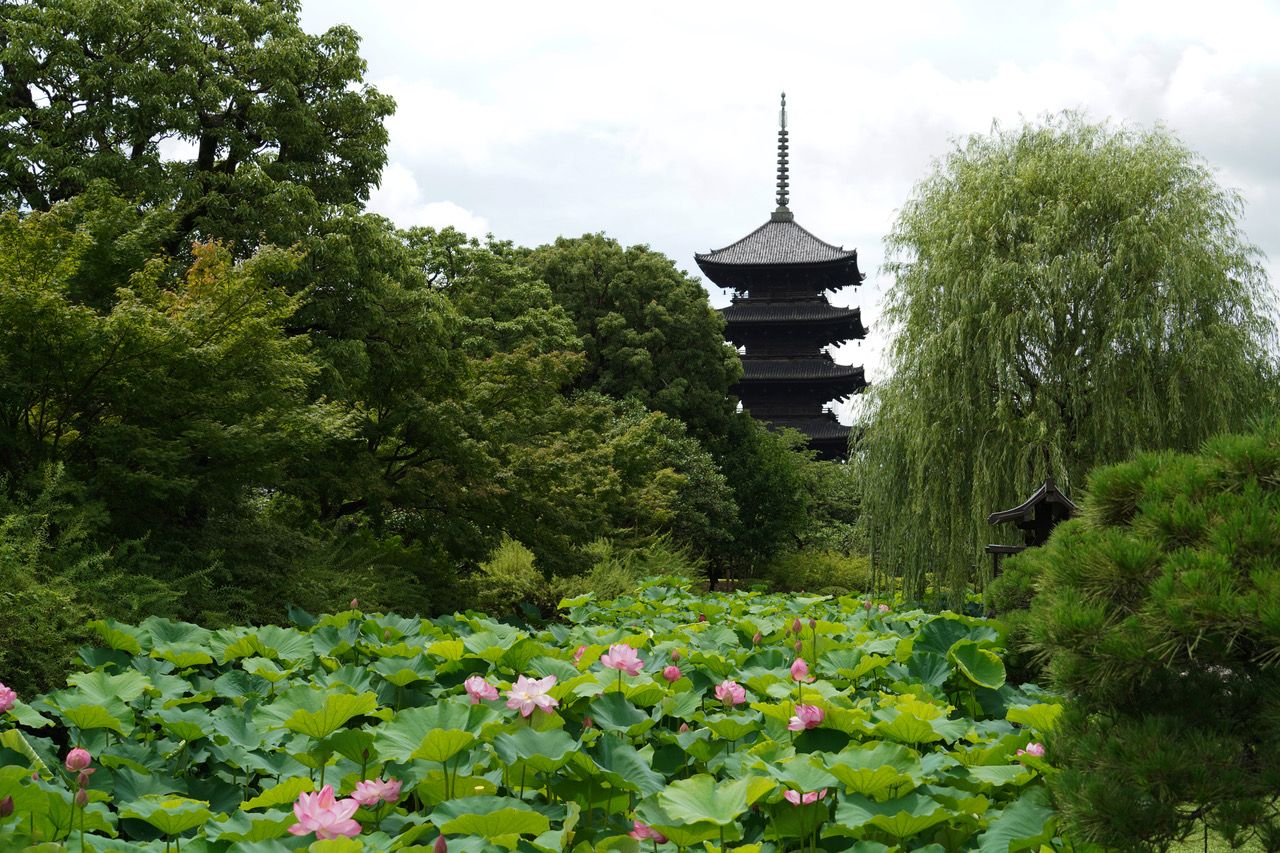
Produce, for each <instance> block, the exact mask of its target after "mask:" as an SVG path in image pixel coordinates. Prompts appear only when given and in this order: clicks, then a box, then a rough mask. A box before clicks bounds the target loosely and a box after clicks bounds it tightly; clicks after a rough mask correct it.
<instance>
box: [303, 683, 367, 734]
mask: <svg viewBox="0 0 1280 853" xmlns="http://www.w3.org/2000/svg"><path fill="white" fill-rule="evenodd" d="M377 707H378V697H377V694H374V693H359V694H351V693H330V694H328V695H327V696H325V698H324V705H323V707H321V708H320V710H318V711H308V710H306V709H303V708H299V709H298V710H297V711H294V712H293V714H292V715H291V716H290V717H289V718H288V719H287V720H285V721H284V727H285V728H287V729H289V730H290V731H294V732H298V733H300V734H304V735H307V736H309V737H313V738H315V739H317V740H319V739H320V738H324V737H328V736H329V735H331V734H333V733H334V732H336V731H337V730H338V729H340V728H342V727H343V726H345V725H346V724H347V723H348V722H349V721H350V720H351V719H352V718H354V717H359V716H363V715H364V714H368V713H371V712H372V711H373V710H374V709H375V708H377Z"/></svg>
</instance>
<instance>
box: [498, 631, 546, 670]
mask: <svg viewBox="0 0 1280 853" xmlns="http://www.w3.org/2000/svg"><path fill="white" fill-rule="evenodd" d="M546 653H547V647H546V646H544V645H542V643H539V642H538V641H537V640H531V639H529V638H528V637H525V638H523V639H521V640H519V641H517V642H516V643H515V644H514V645H512V646H511V647H509V648H508V649H507V650H506V651H504V652H503V653H502V657H500V658H498V666H502V667H506V668H507V669H510V670H511V671H512V672H525V671H526V670H527V668H528V665H529V661H531V660H533V659H534V658H536V657H538V656H540V655H545V654H546Z"/></svg>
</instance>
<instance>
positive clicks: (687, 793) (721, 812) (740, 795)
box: [658, 773, 748, 826]
mask: <svg viewBox="0 0 1280 853" xmlns="http://www.w3.org/2000/svg"><path fill="white" fill-rule="evenodd" d="M747 789H748V781H747V780H746V779H735V780H733V781H732V782H726V781H724V780H720V779H716V778H715V777H714V776H710V775H708V774H706V773H699V774H698V775H697V776H692V777H690V778H688V779H682V780H680V781H678V782H672V783H671V784H670V785H668V786H667V787H666V788H664V789H663V790H662V791H659V792H658V804H659V805H660V806H661V807H662V810H663V811H664V812H666V813H667V814H669V815H670V816H671V817H672V818H673V819H675V820H677V821H683V822H687V823H699V822H704V821H705V822H709V823H713V824H715V825H716V826H728V825H729V824H732V823H734V822H736V821H737V820H738V818H740V817H742V815H743V813H744V812H746V810H747V806H748V803H747Z"/></svg>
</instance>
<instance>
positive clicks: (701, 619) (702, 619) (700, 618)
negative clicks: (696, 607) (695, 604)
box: [698, 613, 707, 622]
mask: <svg viewBox="0 0 1280 853" xmlns="http://www.w3.org/2000/svg"><path fill="white" fill-rule="evenodd" d="M698 621H699V622H706V621H707V614H705V613H699V614H698Z"/></svg>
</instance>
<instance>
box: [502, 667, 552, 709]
mask: <svg viewBox="0 0 1280 853" xmlns="http://www.w3.org/2000/svg"><path fill="white" fill-rule="evenodd" d="M555 683H556V677H555V676H554V675H548V676H547V677H546V678H527V677H525V676H523V675H522V676H520V677H519V678H517V679H516V683H515V684H513V685H511V689H510V690H508V691H507V707H508V708H510V709H511V710H513V711H519V712H520V716H522V717H527V716H529V715H530V714H532V713H533V709H534V708H541V709H542V710H543V711H547V712H550V711H551V709H552V708H554V707H556V706H557V705H559V704H560V703H559V702H557V701H556V700H555V699H552V698H551V697H550V696H548V695H547V691H548V690H550V689H551V688H552V686H553V685H554V684H555Z"/></svg>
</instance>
